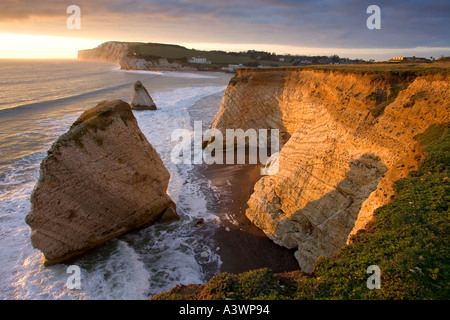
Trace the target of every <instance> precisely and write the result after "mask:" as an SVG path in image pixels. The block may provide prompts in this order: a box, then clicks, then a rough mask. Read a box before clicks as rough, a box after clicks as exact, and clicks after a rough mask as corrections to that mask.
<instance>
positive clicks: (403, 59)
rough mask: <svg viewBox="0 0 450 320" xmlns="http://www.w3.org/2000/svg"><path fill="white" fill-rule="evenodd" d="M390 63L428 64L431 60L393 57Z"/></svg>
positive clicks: (414, 57) (413, 57)
mask: <svg viewBox="0 0 450 320" xmlns="http://www.w3.org/2000/svg"><path fill="white" fill-rule="evenodd" d="M389 61H390V62H430V61H431V60H429V59H427V58H422V57H416V56H412V57H393V58H392V59H391V60H389Z"/></svg>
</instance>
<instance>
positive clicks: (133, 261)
mask: <svg viewBox="0 0 450 320" xmlns="http://www.w3.org/2000/svg"><path fill="white" fill-rule="evenodd" d="M224 90H225V87H224V86H203V87H193V88H192V87H185V88H175V89H170V90H166V91H161V92H156V93H155V94H154V100H155V102H156V104H157V106H158V108H159V110H157V111H140V112H134V114H135V116H136V118H137V120H138V122H139V126H140V127H141V130H142V131H143V133H144V134H145V135H146V136H147V138H148V139H149V141H150V142H151V144H152V145H153V146H154V147H155V149H156V150H157V151H158V153H159V154H160V155H161V158H162V160H163V162H164V164H165V165H166V167H167V168H168V170H169V171H170V173H171V179H170V183H169V190H168V193H169V194H170V196H171V197H172V199H174V201H175V202H176V203H177V211H178V213H179V214H180V216H181V217H182V219H181V221H180V222H179V223H178V222H177V223H174V224H170V225H159V224H156V225H154V226H152V227H150V228H147V229H144V230H141V232H139V233H137V234H133V235H128V236H126V237H125V238H124V239H122V240H116V241H112V242H110V243H108V244H107V245H106V246H103V247H102V248H100V249H98V250H97V251H96V252H94V253H93V254H91V255H88V256H86V257H85V258H82V259H81V260H78V261H77V262H76V263H77V264H78V265H79V266H80V268H81V285H82V288H81V290H69V289H68V288H67V286H66V281H67V278H68V276H69V275H68V274H67V273H66V270H67V265H63V264H62V265H57V266H52V267H43V266H42V263H41V253H40V252H39V251H38V250H36V249H34V248H33V247H32V245H31V242H30V228H29V227H28V226H27V225H26V223H25V216H26V215H27V213H28V212H29V210H30V201H29V199H30V194H31V192H32V190H33V188H34V185H35V184H36V182H37V179H38V177H39V164H40V162H41V161H42V159H43V158H44V157H45V155H46V152H45V150H46V149H47V148H48V147H49V145H50V144H51V143H52V142H53V141H54V140H55V139H56V138H57V137H58V136H59V135H60V134H62V133H64V132H65V131H66V130H67V129H68V128H69V127H70V124H71V123H72V122H73V120H74V119H75V118H76V116H77V114H71V115H66V116H64V117H60V118H53V119H44V120H37V121H35V125H34V126H33V128H34V130H35V131H36V132H44V133H45V134H46V136H45V139H44V140H43V141H42V144H41V145H40V146H39V147H37V150H36V151H35V152H31V153H30V154H29V155H27V156H24V157H21V158H20V159H18V160H17V161H15V162H14V164H12V165H10V166H8V167H3V168H1V170H0V178H1V179H2V189H3V188H4V189H5V190H4V192H3V191H2V195H1V198H0V256H1V257H2V259H1V260H0V299H146V298H148V297H150V296H151V295H153V294H154V293H157V292H161V291H165V290H168V289H170V288H172V287H173V286H175V285H176V284H178V283H184V284H188V283H201V282H204V281H205V270H204V266H205V265H211V264H212V265H215V266H216V268H219V267H220V264H221V261H220V258H219V256H218V254H216V253H215V251H214V250H213V248H215V247H216V246H215V245H214V244H212V243H208V241H205V239H202V238H201V237H202V235H201V232H198V231H196V229H195V227H193V225H195V221H196V219H199V218H203V219H205V220H206V221H208V220H211V221H217V217H216V216H215V215H214V214H212V213H210V212H209V211H208V210H207V206H206V200H205V198H204V195H203V193H202V190H201V183H202V182H201V181H193V179H192V177H191V174H190V171H191V170H192V167H191V166H188V165H181V166H180V165H175V164H173V163H172V162H171V161H170V152H171V150H172V147H173V145H174V142H171V141H170V137H171V132H172V130H174V129H178V128H186V129H188V130H193V128H191V127H190V119H189V113H188V109H189V108H190V107H191V106H192V105H193V104H194V103H195V102H196V101H198V100H199V99H201V98H203V97H206V96H209V95H212V94H215V93H219V92H221V91H224ZM46 128H47V129H48V130H46ZM17 134H20V133H17ZM194 240H196V241H197V245H196V246H195V247H194V246H192V243H193V241H194Z"/></svg>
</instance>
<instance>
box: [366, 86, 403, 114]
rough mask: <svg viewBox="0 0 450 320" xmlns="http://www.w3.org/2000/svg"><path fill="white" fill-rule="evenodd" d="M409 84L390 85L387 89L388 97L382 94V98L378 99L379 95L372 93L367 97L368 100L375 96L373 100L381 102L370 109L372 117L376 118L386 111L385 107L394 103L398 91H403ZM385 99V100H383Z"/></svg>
mask: <svg viewBox="0 0 450 320" xmlns="http://www.w3.org/2000/svg"><path fill="white" fill-rule="evenodd" d="M410 83H411V82H408V81H407V82H404V83H401V84H396V85H391V87H390V88H389V95H387V97H386V94H385V93H384V92H383V96H382V97H380V95H381V94H380V93H372V94H371V95H369V98H370V99H373V98H374V96H373V95H374V94H375V100H377V103H378V100H381V101H380V103H378V104H377V105H376V106H375V107H374V108H370V109H369V110H370V112H371V113H372V115H373V116H374V117H378V116H380V115H382V114H383V112H384V110H385V109H386V107H387V106H388V105H390V104H391V103H392V102H394V101H395V99H396V98H397V96H398V94H399V93H400V91H402V90H405V89H406V88H408V86H409V84H410ZM385 97H386V98H385Z"/></svg>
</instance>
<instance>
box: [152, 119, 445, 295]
mask: <svg viewBox="0 0 450 320" xmlns="http://www.w3.org/2000/svg"><path fill="white" fill-rule="evenodd" d="M449 128H450V124H448V123H447V124H444V125H434V126H431V127H430V128H429V129H428V130H427V131H425V132H424V133H423V134H420V135H418V136H417V137H416V138H417V139H418V140H419V141H420V143H421V144H422V146H423V148H424V151H425V152H426V157H425V160H424V162H423V164H422V165H421V167H420V168H419V170H417V171H414V172H412V173H411V174H410V176H409V177H408V178H405V179H401V180H399V181H397V183H396V185H395V187H396V191H397V193H398V195H397V197H395V198H394V199H393V200H392V201H391V202H390V203H389V204H387V205H385V206H383V207H381V208H379V209H377V210H376V212H375V216H374V220H373V223H372V224H371V226H370V227H369V228H368V230H366V231H365V232H363V233H359V234H357V235H355V236H354V237H353V238H352V241H351V244H349V245H347V246H345V247H343V248H342V250H341V251H340V252H339V253H338V254H337V255H335V256H333V257H329V258H319V259H318V260H317V261H316V263H315V267H314V271H313V272H312V273H311V274H306V273H303V272H300V271H299V272H291V273H284V274H274V273H273V272H272V271H270V270H269V269H260V270H254V271H250V272H245V273H242V274H238V275H235V274H228V273H222V274H218V275H216V276H214V277H213V278H212V279H211V280H210V281H209V282H208V283H207V284H206V285H191V286H178V287H176V288H174V289H172V290H171V291H170V292H169V293H162V294H159V295H157V296H155V297H154V298H155V299H245V300H247V299H448V298H449V297H450V287H449V286H450V267H449V264H450V251H449V250H448V243H449V240H450V238H449V235H450V233H449V231H450V210H449V203H450V181H449V173H450V172H449V164H450V155H449V151H450V131H449ZM370 265H377V266H378V267H379V268H380V269H381V288H380V289H373V290H369V289H368V288H367V284H366V283H367V279H368V277H369V276H370V275H371V274H367V273H366V271H367V268H368V267H369V266H370Z"/></svg>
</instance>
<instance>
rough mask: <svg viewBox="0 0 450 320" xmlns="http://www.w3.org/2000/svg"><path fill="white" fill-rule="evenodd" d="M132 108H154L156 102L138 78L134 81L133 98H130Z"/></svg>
mask: <svg viewBox="0 0 450 320" xmlns="http://www.w3.org/2000/svg"><path fill="white" fill-rule="evenodd" d="M131 109H133V110H156V104H155V102H153V99H152V98H151V97H150V95H149V94H148V91H147V89H145V87H144V86H143V85H142V83H141V82H140V81H139V80H138V81H136V82H135V83H134V90H133V98H132V100H131Z"/></svg>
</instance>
